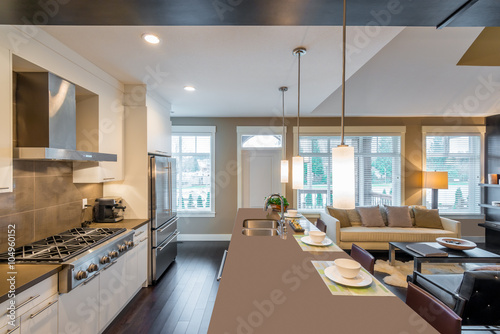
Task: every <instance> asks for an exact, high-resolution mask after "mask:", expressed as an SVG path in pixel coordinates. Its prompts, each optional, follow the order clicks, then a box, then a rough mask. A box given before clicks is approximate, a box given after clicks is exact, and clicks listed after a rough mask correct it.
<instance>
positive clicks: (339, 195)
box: [332, 145, 356, 209]
mask: <svg viewBox="0 0 500 334" xmlns="http://www.w3.org/2000/svg"><path fill="white" fill-rule="evenodd" d="M332 194H333V196H332V197H333V203H332V205H333V207H334V208H339V209H354V207H355V205H356V199H355V181H354V147H350V146H345V145H339V146H338V147H335V148H333V149H332Z"/></svg>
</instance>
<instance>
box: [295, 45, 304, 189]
mask: <svg viewBox="0 0 500 334" xmlns="http://www.w3.org/2000/svg"><path fill="white" fill-rule="evenodd" d="M293 54H294V55H295V56H297V57H299V66H298V93H297V96H298V98H297V156H295V157H293V158H292V178H293V180H292V181H293V182H292V183H293V184H292V188H293V189H303V188H304V158H303V157H301V156H300V146H299V145H300V57H301V56H303V55H305V54H306V49H305V48H303V47H298V48H296V49H294V50H293Z"/></svg>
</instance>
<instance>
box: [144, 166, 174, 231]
mask: <svg viewBox="0 0 500 334" xmlns="http://www.w3.org/2000/svg"><path fill="white" fill-rule="evenodd" d="M150 165H151V167H150V168H151V205H152V208H151V209H152V220H151V228H152V229H156V228H157V227H159V226H161V225H163V224H164V223H165V222H166V221H168V220H169V219H170V218H171V217H172V215H173V213H172V206H171V198H170V188H171V186H170V168H171V164H170V162H169V159H168V158H166V157H162V156H151V157H150Z"/></svg>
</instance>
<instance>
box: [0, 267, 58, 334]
mask: <svg viewBox="0 0 500 334" xmlns="http://www.w3.org/2000/svg"><path fill="white" fill-rule="evenodd" d="M55 294H57V275H52V276H51V277H49V278H47V279H45V280H43V281H42V282H40V283H38V284H36V285H34V286H32V287H31V288H29V289H27V290H25V291H23V292H21V293H19V294H17V295H16V297H15V299H14V300H15V302H16V304H15V307H16V311H15V314H16V317H19V316H21V315H22V314H24V313H25V312H26V311H28V310H29V309H31V308H33V307H35V306H37V305H38V304H40V303H41V302H43V301H44V300H46V299H47V298H49V297H50V296H52V295H55ZM9 305H10V300H6V301H5V302H3V303H2V304H1V305H0V309H1V311H0V312H1V315H2V316H1V317H0V328H2V327H3V326H5V325H7V322H8V320H9V319H8V318H7V316H6V315H7V312H8V310H7V307H9Z"/></svg>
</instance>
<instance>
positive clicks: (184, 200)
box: [172, 126, 215, 217]
mask: <svg viewBox="0 0 500 334" xmlns="http://www.w3.org/2000/svg"><path fill="white" fill-rule="evenodd" d="M172 132H173V134H172V156H173V157H174V158H176V161H177V211H178V212H179V214H180V215H182V216H207V217H213V216H214V215H215V205H214V203H215V198H214V182H213V175H214V136H215V127H204V126H199V127H197V126H192V127H187V126H186V127H185V126H174V127H172Z"/></svg>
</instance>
